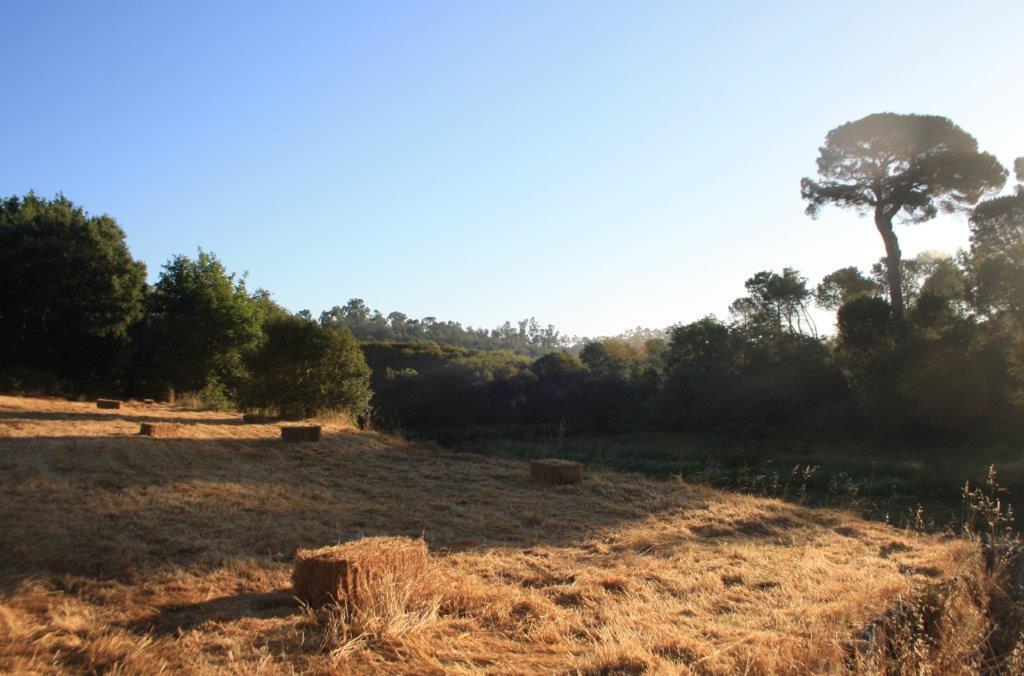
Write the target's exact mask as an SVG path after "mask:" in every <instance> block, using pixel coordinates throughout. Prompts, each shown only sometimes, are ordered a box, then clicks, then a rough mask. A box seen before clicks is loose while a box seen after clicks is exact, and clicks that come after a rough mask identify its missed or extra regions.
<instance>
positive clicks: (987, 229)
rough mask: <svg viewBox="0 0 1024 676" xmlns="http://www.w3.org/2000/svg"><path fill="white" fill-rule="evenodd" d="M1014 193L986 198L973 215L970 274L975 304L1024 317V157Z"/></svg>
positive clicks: (1017, 166)
mask: <svg viewBox="0 0 1024 676" xmlns="http://www.w3.org/2000/svg"><path fill="white" fill-rule="evenodd" d="M1014 167H1015V169H1016V173H1017V180H1019V181H1021V182H1022V183H1021V184H1020V185H1018V186H1017V188H1016V191H1015V193H1014V194H1012V195H1003V196H1001V197H996V198H993V199H990V200H986V201H984V202H982V203H980V204H978V206H977V207H975V209H974V212H973V213H972V214H971V221H970V223H971V255H970V259H969V267H970V277H971V279H972V282H973V300H974V303H975V305H976V306H977V307H978V308H979V309H980V310H981V311H982V312H984V313H986V314H993V313H996V312H1009V313H1011V314H1012V315H1015V316H1016V317H1018V318H1021V319H1024V157H1020V158H1017V161H1016V162H1015V163H1014Z"/></svg>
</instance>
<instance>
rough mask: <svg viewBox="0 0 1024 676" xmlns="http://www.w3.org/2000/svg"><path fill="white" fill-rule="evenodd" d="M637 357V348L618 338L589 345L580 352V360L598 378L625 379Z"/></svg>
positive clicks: (606, 339)
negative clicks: (612, 377)
mask: <svg viewBox="0 0 1024 676" xmlns="http://www.w3.org/2000/svg"><path fill="white" fill-rule="evenodd" d="M637 356H638V353H637V351H636V348H634V347H633V346H632V345H630V344H629V343H627V342H626V341H624V340H620V339H618V338H605V339H604V340H599V341H594V342H592V343H587V344H586V345H584V346H583V350H581V351H580V360H582V362H583V363H584V364H586V365H587V366H588V367H590V370H591V371H592V372H593V373H594V374H595V375H598V376H617V377H625V376H626V375H628V374H629V370H630V366H631V365H632V363H633V362H634V361H635V360H636V358H637Z"/></svg>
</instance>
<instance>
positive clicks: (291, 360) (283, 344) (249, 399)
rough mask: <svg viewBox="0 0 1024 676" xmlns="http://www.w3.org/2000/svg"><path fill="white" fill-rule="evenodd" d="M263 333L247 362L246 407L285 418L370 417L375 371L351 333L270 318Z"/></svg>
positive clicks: (291, 318) (290, 318)
mask: <svg viewBox="0 0 1024 676" xmlns="http://www.w3.org/2000/svg"><path fill="white" fill-rule="evenodd" d="M263 329H264V333H265V337H264V340H263V342H262V344H261V345H260V346H259V347H258V348H257V349H256V350H255V352H254V353H253V354H252V355H251V356H250V357H249V359H248V360H247V361H248V366H249V369H250V373H251V375H250V376H249V380H248V382H247V384H246V387H245V388H244V389H243V397H242V403H243V405H244V406H245V407H247V408H265V409H273V410H276V411H277V412H278V413H279V414H280V415H282V416H283V417H286V418H304V417H309V416H312V415H316V414H318V413H326V412H345V413H348V414H350V415H360V414H362V413H363V412H365V410H366V406H367V403H368V402H369V400H370V369H369V368H368V367H367V366H366V360H365V359H364V358H363V353H362V351H361V350H360V349H359V345H358V343H356V341H355V338H353V337H352V334H351V333H350V332H349V331H348V329H345V328H326V327H323V326H320V325H319V324H317V323H315V322H312V321H309V320H307V319H305V318H303V317H297V316H284V317H274V318H271V319H269V320H268V321H267V322H266V324H265V325H264V327H263Z"/></svg>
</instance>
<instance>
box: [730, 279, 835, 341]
mask: <svg viewBox="0 0 1024 676" xmlns="http://www.w3.org/2000/svg"><path fill="white" fill-rule="evenodd" d="M744 286H745V287H746V289H747V295H746V296H744V297H742V298H737V299H736V300H735V301H733V304H732V305H731V306H729V313H730V314H731V315H732V316H733V317H735V318H736V319H737V320H738V321H739V322H740V324H742V325H743V326H744V327H745V328H747V329H748V330H749V331H751V332H752V334H753V335H756V336H762V337H765V338H767V339H778V338H779V337H780V336H781V335H782V333H783V332H786V333H790V334H797V333H799V334H803V333H808V334H811V335H816V334H817V327H815V325H814V320H813V319H812V318H811V315H810V313H809V304H810V298H811V291H810V290H809V289H808V288H807V279H806V278H804V277H801V276H800V273H799V272H797V271H796V270H794V269H793V268H786V269H784V270H783V271H782V274H781V275H780V274H777V273H775V272H770V271H762V272H758V273H757V274H756V275H754V276H753V277H751V278H750V279H748V280H747V281H746V282H745V283H744Z"/></svg>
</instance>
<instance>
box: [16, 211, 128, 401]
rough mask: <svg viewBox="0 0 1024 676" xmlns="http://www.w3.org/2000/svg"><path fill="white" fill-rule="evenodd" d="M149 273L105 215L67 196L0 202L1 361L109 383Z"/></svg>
mask: <svg viewBox="0 0 1024 676" xmlns="http://www.w3.org/2000/svg"><path fill="white" fill-rule="evenodd" d="M145 278H146V267H145V265H144V264H143V263H141V262H139V261H136V260H134V259H133V258H132V256H131V252H130V251H129V250H128V246H127V244H125V234H124V231H123V230H121V228H120V227H119V226H118V225H117V222H116V221H115V220H114V219H113V218H111V217H110V216H107V215H103V216H90V215H89V214H87V213H86V212H85V210H84V209H83V208H82V207H80V206H78V205H76V204H74V203H73V202H72V201H71V200H69V199H67V198H66V197H64V196H63V195H57V196H56V197H55V198H54V199H52V200H47V199H45V198H40V197H37V196H36V195H35V194H34V193H29V194H28V195H26V196H25V197H24V198H21V199H19V198H18V197H10V198H8V199H6V200H0V364H2V365H3V366H4V367H6V368H5V369H4V370H9V369H11V368H20V369H28V370H30V371H32V372H34V373H40V372H46V373H50V374H53V375H54V376H56V377H57V378H60V379H64V380H67V381H72V382H74V383H75V384H76V386H78V387H87V388H103V387H108V388H109V387H114V383H113V382H112V381H113V379H114V378H115V377H116V376H117V375H119V374H118V373H117V371H118V369H119V367H120V366H123V365H124V363H125V359H124V358H123V357H125V356H126V353H127V349H126V348H127V345H128V328H129V326H130V325H131V324H132V323H133V322H134V321H135V320H136V319H137V318H138V316H139V313H140V311H141V308H142V293H143V286H144V283H145Z"/></svg>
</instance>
